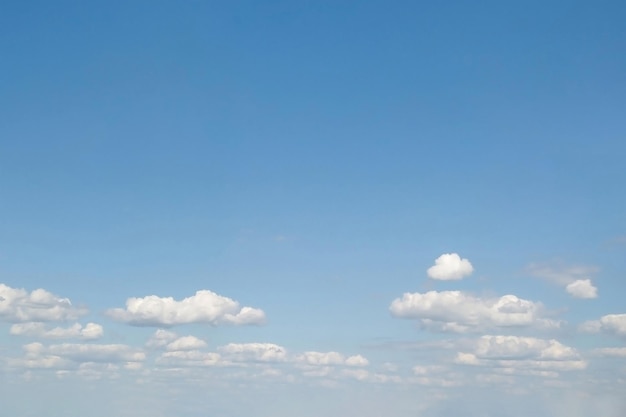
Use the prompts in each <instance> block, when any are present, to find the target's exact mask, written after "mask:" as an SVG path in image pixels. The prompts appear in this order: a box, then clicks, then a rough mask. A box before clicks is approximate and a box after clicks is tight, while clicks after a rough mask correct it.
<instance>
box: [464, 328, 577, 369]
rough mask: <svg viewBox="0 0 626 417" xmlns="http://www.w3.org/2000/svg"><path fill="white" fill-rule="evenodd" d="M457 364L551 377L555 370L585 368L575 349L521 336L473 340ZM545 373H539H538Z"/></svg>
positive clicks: (486, 337) (558, 343)
mask: <svg viewBox="0 0 626 417" xmlns="http://www.w3.org/2000/svg"><path fill="white" fill-rule="evenodd" d="M455 362H456V363H458V364H464V365H474V366H490V367H494V368H500V369H499V371H500V372H504V373H521V374H529V373H527V372H526V371H528V370H534V371H535V372H534V373H533V374H536V375H538V376H548V377H554V376H556V375H557V374H556V373H555V372H558V371H570V370H581V369H585V368H586V367H587V362H586V361H584V360H583V359H582V358H581V356H580V354H579V353H578V352H577V351H576V349H574V348H572V347H569V346H565V345H563V344H562V343H560V342H559V341H557V340H554V339H551V340H545V339H538V338H534V337H520V336H491V335H487V336H482V337H480V338H479V339H477V340H475V341H474V344H473V350H472V351H471V352H459V353H458V354H457V356H456V360H455ZM544 371H545V372H547V373H541V372H544Z"/></svg>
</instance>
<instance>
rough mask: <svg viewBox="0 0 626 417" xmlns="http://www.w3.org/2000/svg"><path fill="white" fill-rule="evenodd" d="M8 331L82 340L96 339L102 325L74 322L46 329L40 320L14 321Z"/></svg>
mask: <svg viewBox="0 0 626 417" xmlns="http://www.w3.org/2000/svg"><path fill="white" fill-rule="evenodd" d="M9 332H10V333H11V334H12V335H16V336H30V337H39V338H43V339H83V340H96V339H99V338H101V337H102V335H103V334H104V330H103V328H102V326H101V325H99V324H96V323H87V324H86V325H85V326H82V325H81V324H79V323H75V324H73V325H72V326H70V327H55V328H53V329H48V328H47V327H46V325H45V324H44V323H40V322H26V323H16V324H14V325H12V326H11V329H10V330H9Z"/></svg>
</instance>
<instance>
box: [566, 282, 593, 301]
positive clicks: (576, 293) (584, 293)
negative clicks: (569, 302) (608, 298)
mask: <svg viewBox="0 0 626 417" xmlns="http://www.w3.org/2000/svg"><path fill="white" fill-rule="evenodd" d="M565 291H567V293H568V294H570V295H571V296H572V297H575V298H597V297H598V289H597V288H596V287H594V286H593V284H592V283H591V280H590V279H577V280H576V281H574V282H572V283H571V284H567V286H566V287H565Z"/></svg>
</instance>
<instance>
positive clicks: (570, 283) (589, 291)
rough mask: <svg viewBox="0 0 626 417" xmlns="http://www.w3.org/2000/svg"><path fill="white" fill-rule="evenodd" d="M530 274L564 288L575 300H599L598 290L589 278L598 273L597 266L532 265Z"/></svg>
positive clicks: (529, 269)
mask: <svg viewBox="0 0 626 417" xmlns="http://www.w3.org/2000/svg"><path fill="white" fill-rule="evenodd" d="M527 269H528V272H529V273H530V274H531V275H533V276H535V277H537V278H542V279H545V280H547V281H549V282H552V283H553V284H556V285H559V286H562V287H564V288H565V291H566V292H567V293H568V294H569V295H571V296H572V297H574V298H597V297H598V289H597V288H596V287H595V286H594V285H593V282H592V281H591V279H590V278H589V277H590V276H593V275H594V274H596V273H597V272H598V270H599V269H598V268H597V267H595V266H584V265H574V266H565V265H562V264H546V263H544V264H537V263H535V264H531V265H529V266H528V268H527Z"/></svg>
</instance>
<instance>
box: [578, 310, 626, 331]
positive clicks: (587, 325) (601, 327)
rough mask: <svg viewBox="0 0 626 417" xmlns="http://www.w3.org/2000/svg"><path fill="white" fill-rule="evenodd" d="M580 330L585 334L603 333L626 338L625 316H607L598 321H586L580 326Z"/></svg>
mask: <svg viewBox="0 0 626 417" xmlns="http://www.w3.org/2000/svg"><path fill="white" fill-rule="evenodd" d="M580 330H581V331H583V332H587V333H598V332H605V333H609V334H616V335H618V336H626V314H607V315H606V316H602V317H600V320H590V321H586V322H584V323H583V324H581V326H580Z"/></svg>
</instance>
